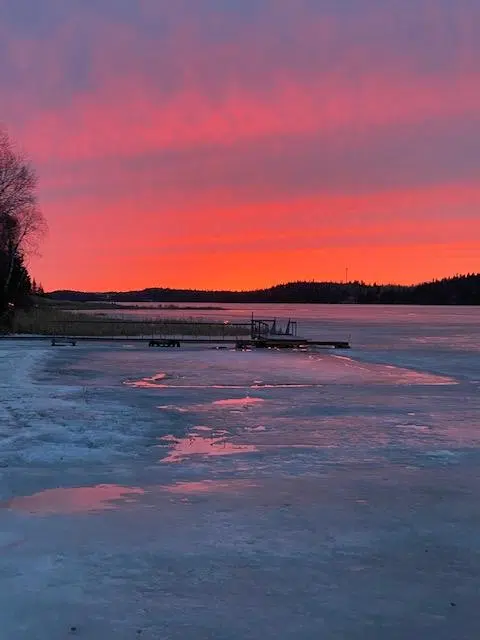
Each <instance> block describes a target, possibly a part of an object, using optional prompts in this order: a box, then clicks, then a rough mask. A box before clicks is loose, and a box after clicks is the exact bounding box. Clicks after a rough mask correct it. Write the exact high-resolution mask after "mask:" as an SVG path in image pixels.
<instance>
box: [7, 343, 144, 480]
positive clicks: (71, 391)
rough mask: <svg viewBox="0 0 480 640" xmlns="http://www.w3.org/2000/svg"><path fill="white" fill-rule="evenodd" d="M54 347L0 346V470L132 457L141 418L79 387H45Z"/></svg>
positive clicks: (8, 344) (28, 344)
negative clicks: (40, 374) (41, 373)
mask: <svg viewBox="0 0 480 640" xmlns="http://www.w3.org/2000/svg"><path fill="white" fill-rule="evenodd" d="M51 355H52V351H51V348H49V347H46V346H44V345H37V344H35V345H32V344H31V343H24V342H22V343H18V342H8V343H7V342H4V343H0V467H3V468H5V467H10V466H22V465H24V464H26V463H32V462H35V463H37V464H38V463H39V464H53V463H62V462H65V463H68V462H70V463H71V462H76V461H77V462H83V463H88V462H89V461H92V462H93V461H103V460H105V459H108V458H109V457H111V456H112V455H122V454H123V455H127V454H128V455H130V456H131V455H132V453H131V451H132V446H131V445H132V440H137V439H138V437H139V436H140V435H141V432H140V431H139V425H138V422H139V420H138V416H136V415H135V414H134V411H133V409H131V408H129V407H127V406H124V405H122V404H121V403H120V402H108V401H106V400H105V399H103V398H102V399H101V401H100V400H95V398H94V397H93V396H92V394H91V393H90V394H89V392H88V391H87V390H86V389H84V388H83V387H78V386H66V385H64V386H62V385H53V384H40V383H38V382H36V381H35V371H37V370H38V369H39V368H41V367H42V366H43V365H44V363H45V362H46V360H47V358H49V357H51Z"/></svg>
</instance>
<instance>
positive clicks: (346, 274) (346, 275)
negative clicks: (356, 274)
mask: <svg viewBox="0 0 480 640" xmlns="http://www.w3.org/2000/svg"><path fill="white" fill-rule="evenodd" d="M347 282H348V267H345V284H347Z"/></svg>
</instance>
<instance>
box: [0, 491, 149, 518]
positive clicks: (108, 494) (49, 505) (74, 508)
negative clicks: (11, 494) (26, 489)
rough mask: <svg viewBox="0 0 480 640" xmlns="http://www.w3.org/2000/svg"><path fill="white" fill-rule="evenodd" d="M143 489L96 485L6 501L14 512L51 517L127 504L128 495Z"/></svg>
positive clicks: (141, 492) (41, 492)
mask: <svg viewBox="0 0 480 640" xmlns="http://www.w3.org/2000/svg"><path fill="white" fill-rule="evenodd" d="M143 493H145V492H144V490H143V489H140V488H137V487H121V486H119V485H116V484H99V485H96V486H93V487H71V488H64V487H60V488H58V489H46V490H45V491H40V492H39V493H34V494H33V495H31V496H18V497H16V498H12V500H10V501H9V502H8V505H7V506H8V507H9V508H10V509H14V510H15V511H24V512H27V513H34V514H37V515H53V514H56V513H62V514H69V513H86V512H89V511H103V510H106V509H115V508H116V507H117V506H118V505H116V504H115V503H114V502H113V501H116V500H124V501H127V500H128V498H129V496H134V495H142V494H143Z"/></svg>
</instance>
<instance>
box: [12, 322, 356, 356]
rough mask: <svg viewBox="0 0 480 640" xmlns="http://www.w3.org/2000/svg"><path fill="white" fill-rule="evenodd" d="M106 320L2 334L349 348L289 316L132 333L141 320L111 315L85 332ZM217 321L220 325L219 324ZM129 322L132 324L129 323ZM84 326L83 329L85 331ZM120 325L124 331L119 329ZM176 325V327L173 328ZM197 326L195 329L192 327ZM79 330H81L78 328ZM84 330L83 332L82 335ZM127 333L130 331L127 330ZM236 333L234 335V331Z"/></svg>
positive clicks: (156, 326) (59, 340)
mask: <svg viewBox="0 0 480 640" xmlns="http://www.w3.org/2000/svg"><path fill="white" fill-rule="evenodd" d="M95 323H98V324H102V325H103V326H104V325H105V324H106V322H105V319H102V320H97V319H94V318H92V320H72V321H69V323H68V327H67V326H66V323H65V322H64V321H63V322H62V323H61V324H59V326H58V330H55V333H51V334H48V335H38V334H37V335H25V334H24V335H3V336H1V335H0V341H2V340H48V341H50V343H51V345H52V346H75V345H76V344H77V343H79V342H87V341H89V342H110V343H113V342H129V343H145V344H147V346H149V347H161V348H169V347H175V348H178V347H180V346H181V345H196V344H197V345H212V346H216V347H217V348H221V347H222V346H223V347H225V348H228V347H229V346H234V347H235V348H236V349H239V350H245V349H309V348H325V349H349V348H350V343H349V342H348V341H347V340H312V339H309V338H304V337H301V336H298V335H297V322H296V321H292V320H288V322H286V324H284V325H283V326H281V323H280V322H278V321H277V319H276V318H260V319H259V318H254V317H253V315H252V318H251V321H250V322H249V323H247V322H232V323H230V322H224V323H223V324H220V323H214V322H205V321H203V320H199V321H198V322H197V321H194V322H192V321H191V320H190V321H185V322H183V321H175V322H172V321H169V325H171V326H169V328H170V333H168V332H167V333H166V332H165V326H164V325H165V323H164V321H160V322H158V321H150V322H147V321H146V322H145V328H147V326H148V329H147V330H148V332H149V333H147V334H145V333H143V331H142V333H141V334H136V335H128V333H127V332H128V331H129V330H131V332H132V334H133V332H134V330H135V328H136V329H137V330H138V326H139V324H141V323H139V321H138V320H137V319H135V320H117V319H115V318H109V319H108V320H107V324H108V325H109V326H110V325H111V328H112V332H111V335H86V332H85V329H84V326H85V325H86V324H88V325H92V324H95ZM216 324H218V325H219V326H218V327H217V326H216ZM129 325H130V326H129ZM182 325H188V327H189V331H190V332H191V333H190V334H187V335H185V334H183V335H182ZM213 325H215V330H216V331H218V329H219V327H221V331H220V334H216V335H214V334H213V333H212V335H202V331H205V332H206V331H208V330H209V329H211V328H212V326H213ZM82 329H83V331H82ZM120 329H121V331H120ZM173 329H174V330H173ZM192 329H194V331H193V330H192ZM77 331H78V332H77ZM117 331H118V333H117ZM82 333H83V335H82ZM126 333H127V334H126ZM232 333H233V335H232Z"/></svg>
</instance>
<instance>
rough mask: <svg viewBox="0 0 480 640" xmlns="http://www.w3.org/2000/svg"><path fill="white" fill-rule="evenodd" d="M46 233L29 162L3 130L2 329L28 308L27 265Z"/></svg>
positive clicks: (0, 186) (0, 189)
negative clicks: (44, 232) (18, 311)
mask: <svg viewBox="0 0 480 640" xmlns="http://www.w3.org/2000/svg"><path fill="white" fill-rule="evenodd" d="M44 229H45V221H44V218H43V216H42V213H41V211H40V209H39V207H38V202H37V177H36V174H35V171H34V170H33V168H32V166H31V164H30V162H29V161H28V160H27V158H26V157H25V156H24V154H23V153H22V152H20V151H19V150H18V149H17V148H16V147H15V145H14V144H13V142H12V140H11V139H10V138H9V136H8V135H7V133H6V132H5V131H4V130H2V129H0V327H5V326H7V328H8V325H9V324H10V323H11V319H12V316H13V313H14V311H15V309H16V308H18V307H28V305H29V304H30V296H31V294H32V293H38V292H39V290H40V289H41V287H39V286H38V285H37V284H36V283H34V282H32V280H31V278H30V274H29V273H28V269H27V267H26V264H25V260H26V256H27V254H28V252H29V251H32V250H33V249H35V246H36V243H37V241H38V239H39V238H40V236H41V235H42V233H43V231H44Z"/></svg>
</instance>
